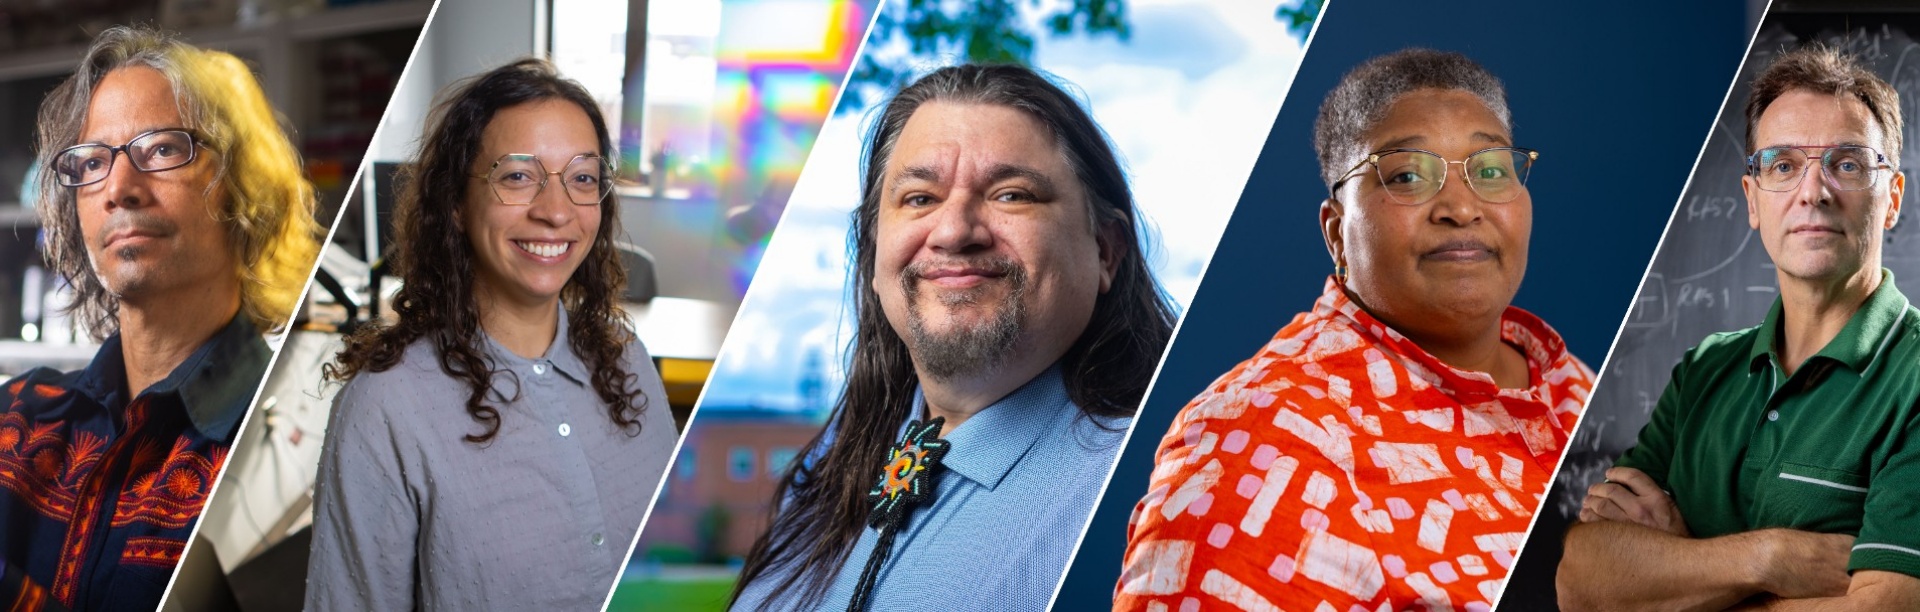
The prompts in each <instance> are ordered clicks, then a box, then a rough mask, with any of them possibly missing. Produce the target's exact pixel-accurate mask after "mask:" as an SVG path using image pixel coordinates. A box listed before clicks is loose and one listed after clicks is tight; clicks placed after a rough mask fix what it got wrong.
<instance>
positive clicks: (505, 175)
mask: <svg viewBox="0 0 1920 612" xmlns="http://www.w3.org/2000/svg"><path fill="white" fill-rule="evenodd" d="M494 181H495V182H498V183H500V184H501V185H506V186H509V187H521V186H526V185H532V184H533V183H534V182H535V181H534V179H533V173H531V172H527V171H525V170H508V171H506V172H502V173H500V174H499V175H498V176H496V177H495V178H494Z"/></svg>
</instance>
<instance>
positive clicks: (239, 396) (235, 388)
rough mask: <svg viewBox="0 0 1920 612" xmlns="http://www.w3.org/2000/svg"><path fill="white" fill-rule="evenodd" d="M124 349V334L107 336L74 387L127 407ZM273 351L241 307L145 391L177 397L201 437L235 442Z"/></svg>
mask: <svg viewBox="0 0 1920 612" xmlns="http://www.w3.org/2000/svg"><path fill="white" fill-rule="evenodd" d="M122 350H123V349H122V346H121V341H120V334H118V333H115V334H114V335H113V336H111V337H109V338H107V341H106V342H105V343H102V344H101V345H100V351H99V352H97V353H94V356H93V361H92V362H91V363H89V364H88V365H87V369H86V370H84V371H83V372H82V373H81V375H80V377H79V384H77V385H75V389H76V390H78V391H79V392H80V393H81V394H82V395H85V396H86V397H87V398H88V399H90V400H93V402H94V403H95V404H98V405H100V406H104V407H107V408H108V409H117V408H121V407H124V406H126V405H127V403H128V402H129V401H130V398H128V397H127V373H126V362H125V360H124V358H123V357H122V353H121V351H122ZM272 356H273V352H272V351H271V350H270V349H268V348H267V343H266V341H265V340H262V339H261V338H260V333H259V332H258V331H257V330H256V329H255V328H254V326H253V321H252V320H250V319H248V318H247V316H246V313H245V312H237V313H234V315H233V319H232V320H231V321H228V322H227V325H226V327H223V328H221V329H220V331H219V332H216V333H215V334H214V335H213V338H211V339H209V340H208V341H207V342H206V343H205V344H202V345H200V348H197V349H194V351H193V353H192V354H190V355H188V356H187V358H186V360H185V361H181V362H180V365H177V366H174V368H173V371H172V372H169V373H168V374H167V377H166V378H162V379H160V381H159V382H156V383H154V384H153V385H152V386H149V387H147V389H146V390H145V391H143V392H142V395H150V396H155V397H158V396H163V395H174V396H177V397H178V398H179V401H180V404H181V406H183V407H184V408H185V409H186V413H187V420H188V421H189V422H191V423H192V424H193V428H194V429H195V430H197V431H199V432H200V435H201V436H204V437H206V438H209V439H213V440H218V441H220V442H223V443H224V442H231V441H232V439H233V434H234V432H235V426H236V425H238V424H239V423H240V418H241V417H243V416H245V415H246V413H247V405H248V404H249V403H251V402H250V400H252V399H253V393H254V392H255V391H257V390H259V388H260V379H261V378H262V376H264V375H265V374H266V371H267V361H268V360H269V359H271V358H272Z"/></svg>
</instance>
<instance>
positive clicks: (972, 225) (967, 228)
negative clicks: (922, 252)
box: [927, 193, 993, 253]
mask: <svg viewBox="0 0 1920 612" xmlns="http://www.w3.org/2000/svg"><path fill="white" fill-rule="evenodd" d="M954 195H955V196H957V197H955V198H954V199H953V200H952V201H949V202H947V203H946V204H944V205H941V206H940V207H939V208H938V209H936V210H934V211H933V213H932V214H931V215H930V216H929V218H928V219H927V222H928V223H932V224H933V228H932V229H931V230H930V231H929V232H928V233H927V245H928V246H929V247H932V248H933V249H934V250H936V251H941V252H947V253H965V252H969V251H974V250H979V249H983V248H986V247H988V246H991V245H992V244H993V234H992V232H990V231H988V229H987V225H986V223H985V219H984V218H983V217H982V213H983V212H984V210H985V208H986V206H985V204H986V203H985V202H982V201H977V200H976V199H975V198H973V197H971V196H970V195H967V194H964V193H956V194H954Z"/></svg>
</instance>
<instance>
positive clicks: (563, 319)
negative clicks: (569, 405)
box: [480, 306, 587, 385]
mask: <svg viewBox="0 0 1920 612" xmlns="http://www.w3.org/2000/svg"><path fill="white" fill-rule="evenodd" d="M555 308H558V309H559V310H560V322H559V324H558V325H555V326H554V328H553V344H550V345H548V346H547V354H545V355H542V356H541V357H540V359H538V360H535V359H527V358H525V357H521V356H519V355H516V354H514V352H513V351H509V350H507V347H505V346H502V345H501V344H500V342H499V341H497V340H494V339H493V336H492V335H491V334H488V333H487V330H486V329H485V328H482V329H481V330H480V334H481V335H483V336H486V338H487V350H488V352H489V353H491V354H492V355H493V358H494V359H495V360H496V362H498V363H502V364H507V365H508V366H509V367H510V368H511V367H514V366H523V365H531V364H532V363H533V362H535V361H545V362H546V363H548V364H550V365H552V366H553V369H554V371H556V372H559V373H560V374H561V375H562V376H565V377H567V380H571V381H573V382H574V383H576V384H581V385H585V384H586V383H587V365H586V363H585V362H582V361H580V356H579V355H576V354H574V352H573V336H571V335H569V332H568V329H569V328H568V322H567V309H566V308H565V307H564V306H555Z"/></svg>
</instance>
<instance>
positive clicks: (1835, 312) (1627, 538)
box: [1557, 47, 1920, 610]
mask: <svg viewBox="0 0 1920 612" xmlns="http://www.w3.org/2000/svg"><path fill="white" fill-rule="evenodd" d="M1901 133H1902V132H1901V118H1900V105H1899V96H1898V94H1897V93H1896V92H1895V91H1894V89H1893V88H1892V87H1890V86H1888V85H1887V83H1886V81H1883V80H1881V79H1880V78H1879V77H1877V76H1875V75H1874V74H1873V73H1872V72H1870V71H1868V70H1866V69H1865V68H1863V67H1862V66H1860V65H1859V64H1858V63H1857V62H1856V61H1854V60H1853V59H1852V58H1850V57H1847V56H1845V55H1843V54H1840V53H1839V52H1837V51H1835V50H1832V49H1828V48H1824V47H1813V48H1807V49H1801V50H1797V51H1792V52H1789V53H1786V54H1783V55H1781V56H1780V57H1779V58H1778V59H1777V60H1775V62H1774V63H1773V64H1772V65H1771V66H1769V67H1768V68H1767V70H1766V71H1765V72H1764V73H1762V74H1761V75H1760V77H1759V78H1758V79H1756V80H1755V81H1754V84H1753V91H1752V93H1751V94H1750V97H1749V98H1748V101H1747V134H1746V136H1747V138H1746V140H1747V147H1748V152H1749V153H1750V154H1751V156H1750V157H1749V158H1748V169H1747V173H1746V174H1745V175H1743V176H1742V177H1741V179H1740V183H1741V187H1742V189H1743V190H1744V191H1745V193H1746V199H1747V221H1748V223H1749V224H1750V225H1751V226H1752V227H1753V228H1754V229H1755V230H1757V231H1758V232H1759V234H1760V238H1761V242H1762V243H1763V244H1764V245H1765V246H1766V249H1767V255H1768V256H1769V257H1770V258H1771V259H1772V260H1773V263H1774V267H1775V269H1776V270H1777V272H1778V281H1779V284H1780V297H1779V299H1778V300H1777V301H1775V302H1774V304H1773V308H1772V310H1771V311H1769V312H1768V313H1767V317H1766V320H1765V321H1763V322H1762V323H1761V324H1760V326H1759V327H1755V328H1750V329H1746V330H1741V331H1737V332H1727V333H1720V334H1714V335H1712V336H1709V337H1707V339H1706V340H1705V341H1703V342H1701V343H1700V345H1699V346H1697V347H1694V348H1693V349H1692V350H1690V351H1688V352H1687V354H1686V355H1685V356H1684V357H1682V358H1681V360H1680V363H1679V364H1678V365H1676V366H1674V368H1673V378H1672V380H1671V381H1669V383H1668V384H1667V389H1666V391H1665V392H1664V393H1663V394H1662V395H1661V397H1660V402H1659V404H1657V405H1656V406H1655V408H1654V411H1653V415H1652V419H1651V420H1650V421H1649V422H1648V423H1647V426H1646V428H1645V429H1643V430H1641V432H1640V439H1639V442H1638V444H1636V445H1635V446H1634V448H1633V449H1631V450H1629V451H1627V453H1626V454H1625V455H1623V456H1622V457H1621V458H1620V460H1619V462H1618V463H1616V464H1615V466H1614V468H1613V469H1611V470H1608V471H1607V480H1606V482H1603V483H1600V484H1598V485H1594V486H1593V487H1592V488H1591V489H1589V490H1588V493H1587V499H1586V501H1585V502H1584V503H1583V505H1582V507H1581V511H1580V523H1579V524H1577V525H1575V526H1574V528H1573V529H1572V530H1571V531H1569V532H1568V534H1567V540H1566V554H1565V556H1564V557H1563V558H1562V561H1561V564H1560V570H1559V576H1558V580H1557V586H1558V591H1559V599H1560V605H1561V607H1562V608H1564V609H1566V610H1587V609H1633V610H1640V609H1649V610H1655V609H1657V610H1679V609H1689V610H1691V609H1709V610H1719V609H1725V608H1729V607H1745V608H1751V609H1767V610H1776V609H1777V610H1802V609H1805V610H1852V609H1862V610H1868V609H1871V610H1915V609H1920V407H1917V406H1916V402H1917V401H1920V310H1916V309H1915V308H1914V307H1913V306H1911V305H1910V304H1909V303H1908V301H1907V297H1906V296H1905V295H1903V294H1902V293H1900V290H1899V289H1898V288H1897V287H1896V286H1895V285H1894V277H1893V273H1892V272H1889V271H1887V270H1885V269H1883V268H1881V267H1880V259H1881V244H1882V240H1881V238H1882V233H1883V232H1885V231H1886V230H1888V229H1891V228H1892V227H1893V224H1894V223H1895V222H1896V221H1897V220H1898V219H1899V215H1900V199H1901V194H1902V192H1903V191H1904V190H1905V186H1906V177H1905V175H1904V174H1903V173H1901V172H1900V168H1899V166H1900V163H1899V160H1900V138H1901Z"/></svg>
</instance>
